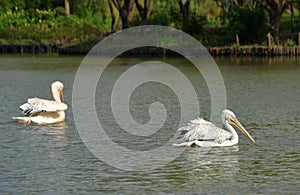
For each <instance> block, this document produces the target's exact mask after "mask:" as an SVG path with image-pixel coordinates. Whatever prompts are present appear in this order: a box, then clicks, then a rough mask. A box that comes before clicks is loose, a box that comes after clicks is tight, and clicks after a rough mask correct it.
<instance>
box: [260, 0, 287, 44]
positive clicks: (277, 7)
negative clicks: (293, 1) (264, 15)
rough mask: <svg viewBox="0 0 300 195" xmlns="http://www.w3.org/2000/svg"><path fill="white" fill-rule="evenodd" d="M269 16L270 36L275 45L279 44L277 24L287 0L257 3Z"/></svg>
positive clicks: (267, 0)
mask: <svg viewBox="0 0 300 195" xmlns="http://www.w3.org/2000/svg"><path fill="white" fill-rule="evenodd" d="M258 2H259V3H260V5H261V6H262V7H264V8H265V9H266V10H267V12H268V14H269V25H270V28H271V34H272V36H273V38H274V41H275V43H276V44H279V24H280V19H281V15H282V13H283V11H284V9H285V6H286V5H287V0H261V1H258Z"/></svg>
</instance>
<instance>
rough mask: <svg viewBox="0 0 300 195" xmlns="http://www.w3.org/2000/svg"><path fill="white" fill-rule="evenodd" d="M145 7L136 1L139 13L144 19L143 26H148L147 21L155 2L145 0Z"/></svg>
mask: <svg viewBox="0 0 300 195" xmlns="http://www.w3.org/2000/svg"><path fill="white" fill-rule="evenodd" d="M143 2H144V5H141V4H140V3H139V0H135V5H136V7H137V9H138V12H139V14H140V16H141V18H142V22H141V24H142V25H145V24H147V19H148V17H149V15H150V13H151V11H152V6H153V1H152V0H144V1H143Z"/></svg>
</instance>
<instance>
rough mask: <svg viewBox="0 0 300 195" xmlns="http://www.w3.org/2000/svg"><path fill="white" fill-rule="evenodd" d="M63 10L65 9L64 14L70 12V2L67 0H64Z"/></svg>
mask: <svg viewBox="0 0 300 195" xmlns="http://www.w3.org/2000/svg"><path fill="white" fill-rule="evenodd" d="M65 11H66V14H70V3H69V0H65Z"/></svg>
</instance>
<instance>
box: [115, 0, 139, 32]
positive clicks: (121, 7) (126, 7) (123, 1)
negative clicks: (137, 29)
mask: <svg viewBox="0 0 300 195" xmlns="http://www.w3.org/2000/svg"><path fill="white" fill-rule="evenodd" d="M110 1H111V2H112V3H113V4H114V6H115V7H116V8H117V10H118V11H119V15H120V18H121V21H122V29H125V28H128V27H129V20H130V18H131V17H132V12H133V8H134V0H110Z"/></svg>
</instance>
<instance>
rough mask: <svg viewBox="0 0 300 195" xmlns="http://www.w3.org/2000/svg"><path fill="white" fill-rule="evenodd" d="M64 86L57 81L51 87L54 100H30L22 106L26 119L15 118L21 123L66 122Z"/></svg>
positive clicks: (66, 107)
mask: <svg viewBox="0 0 300 195" xmlns="http://www.w3.org/2000/svg"><path fill="white" fill-rule="evenodd" d="M63 88H64V85H63V84H62V83H61V82H60V81H55V82H53V83H52V85H51V89H52V95H53V98H54V101H53V100H43V99H39V98H30V99H28V102H27V103H25V104H23V105H21V106H20V109H21V110H22V114H24V115H25V116H26V117H13V119H15V120H17V121H18V122H19V123H37V124H39V125H42V124H51V123H57V122H62V121H64V120H65V112H64V110H67V109H68V106H67V105H66V104H65V103H64V96H63V93H62V91H63Z"/></svg>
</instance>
